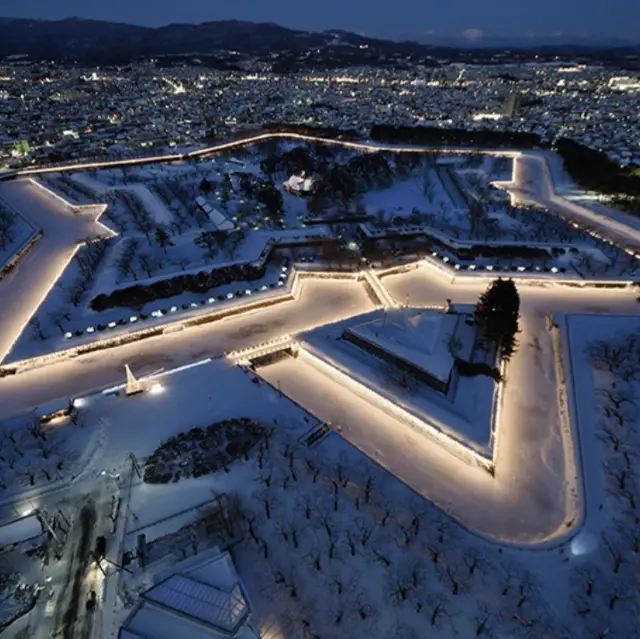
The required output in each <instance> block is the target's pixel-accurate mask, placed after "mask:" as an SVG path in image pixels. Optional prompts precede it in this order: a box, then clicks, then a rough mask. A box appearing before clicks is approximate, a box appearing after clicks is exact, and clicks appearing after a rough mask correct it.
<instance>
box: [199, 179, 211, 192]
mask: <svg viewBox="0 0 640 639" xmlns="http://www.w3.org/2000/svg"><path fill="white" fill-rule="evenodd" d="M200 190H201V191H202V192H203V193H211V190H212V186H211V182H209V180H207V178H205V177H203V178H202V181H201V182H200Z"/></svg>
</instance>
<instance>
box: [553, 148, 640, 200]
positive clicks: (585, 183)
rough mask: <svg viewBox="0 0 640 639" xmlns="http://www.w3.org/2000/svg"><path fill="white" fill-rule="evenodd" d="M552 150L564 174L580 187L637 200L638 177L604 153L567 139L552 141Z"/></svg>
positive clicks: (639, 182)
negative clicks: (553, 149)
mask: <svg viewBox="0 0 640 639" xmlns="http://www.w3.org/2000/svg"><path fill="white" fill-rule="evenodd" d="M556 151H557V152H558V153H559V154H560V155H561V156H562V159H563V160H564V168H565V169H566V170H567V173H569V175H570V176H571V177H572V179H573V180H575V181H576V182H577V183H578V184H579V185H580V186H582V187H583V188H585V189H589V190H592V191H598V192H600V193H607V194H609V195H626V196H631V197H640V176H638V175H634V174H633V173H632V172H631V170H629V169H625V168H622V167H620V166H618V165H617V164H616V163H615V162H614V161H613V160H610V159H609V158H608V157H607V155H606V154H605V153H602V152H601V151H596V150H595V149H590V148H589V147H586V146H584V145H582V144H579V143H578V142H574V141H573V140H569V139H567V138H560V139H559V140H558V141H557V142H556Z"/></svg>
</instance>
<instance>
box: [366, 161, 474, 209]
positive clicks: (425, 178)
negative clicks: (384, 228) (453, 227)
mask: <svg viewBox="0 0 640 639" xmlns="http://www.w3.org/2000/svg"><path fill="white" fill-rule="evenodd" d="M362 202H363V204H364V206H365V209H366V212H367V214H368V215H379V216H380V217H381V216H382V212H384V213H385V214H386V217H387V218H393V217H395V216H400V217H408V216H410V215H411V213H412V211H413V209H414V208H416V209H418V210H419V211H430V212H440V213H441V214H442V215H443V216H444V215H445V211H446V212H447V214H448V213H451V215H453V217H454V218H455V219H458V217H457V216H460V219H463V218H464V217H465V216H466V212H465V211H453V210H452V202H451V198H450V197H449V195H448V194H447V192H446V190H445V188H444V187H443V185H442V183H441V182H440V180H439V179H438V176H437V174H436V172H435V170H433V169H423V170H421V171H420V172H416V175H414V176H412V177H409V178H408V179H395V180H394V181H393V183H392V184H391V186H390V187H389V188H386V189H375V190H372V191H369V192H367V193H365V195H364V196H363V198H362Z"/></svg>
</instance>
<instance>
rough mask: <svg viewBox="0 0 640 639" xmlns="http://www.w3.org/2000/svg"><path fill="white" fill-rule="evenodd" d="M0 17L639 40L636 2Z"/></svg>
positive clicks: (127, 1) (85, 11) (27, 3)
mask: <svg viewBox="0 0 640 639" xmlns="http://www.w3.org/2000/svg"><path fill="white" fill-rule="evenodd" d="M0 16H4V17H28V18H47V19H60V18H66V17H70V16H78V17H82V18H96V19H105V20H113V21H119V22H128V23H133V24H144V25H149V26H158V25H163V24H168V23H170V22H195V23H197V22H205V21H208V20H223V19H240V20H252V21H265V22H266V21H268V22H277V23H278V24H282V25H284V26H287V27H292V28H299V29H309V30H316V31H321V30H324V29H330V28H337V29H346V30H349V31H355V32H358V33H365V34H367V35H371V36H380V37H402V36H406V37H418V36H420V35H421V34H425V33H428V34H430V33H432V34H433V35H434V36H437V37H443V36H459V35H461V34H463V33H465V34H467V36H468V37H470V38H476V39H477V38H479V37H481V36H482V35H483V34H484V35H487V36H495V35H499V36H508V37H514V36H531V35H532V34H535V36H536V37H539V36H545V37H546V36H555V37H557V38H558V39H562V40H571V39H576V38H580V37H584V36H586V35H589V36H595V37H598V38H619V39H626V40H633V41H636V42H640V1H639V0H530V1H528V2H526V1H524V0H484V1H478V0H446V1H442V0H441V1H439V2H435V1H434V0H431V2H429V1H428V0H320V1H317V0H316V1H311V2H310V1H308V0H307V1H301V0H235V1H231V0H227V1H226V2H221V1H220V0H179V1H177V0H0Z"/></svg>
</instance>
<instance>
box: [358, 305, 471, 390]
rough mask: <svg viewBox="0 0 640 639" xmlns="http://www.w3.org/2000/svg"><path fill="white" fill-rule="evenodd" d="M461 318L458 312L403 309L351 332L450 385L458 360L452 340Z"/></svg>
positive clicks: (359, 326) (361, 325) (389, 313)
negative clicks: (454, 365)
mask: <svg viewBox="0 0 640 639" xmlns="http://www.w3.org/2000/svg"><path fill="white" fill-rule="evenodd" d="M458 318H459V315H457V314H455V313H442V312H430V311H415V310H408V311H407V310H404V309H402V310H398V311H391V312H388V313H387V314H386V315H385V317H383V318H380V319H376V320H373V321H371V322H366V323H364V324H360V325H358V326H353V327H351V328H349V329H348V330H349V332H350V333H352V334H353V335H355V336H357V337H359V338H361V339H364V340H366V341H367V342H369V343H371V344H375V345H376V346H378V347H379V348H381V349H383V350H385V351H387V352H389V353H393V354H394V355H396V356H397V357H399V358H400V359H403V360H404V361H406V362H408V363H409V364H412V365H413V366H416V367H418V368H421V369H423V370H425V371H427V372H428V373H429V374H430V375H431V376H432V377H435V378H436V379H438V380H441V381H443V382H447V381H448V380H449V375H450V373H451V368H452V367H453V361H454V359H453V356H452V354H451V352H450V349H449V340H450V339H451V337H452V336H453V334H454V333H455V330H456V326H457V325H458Z"/></svg>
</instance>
